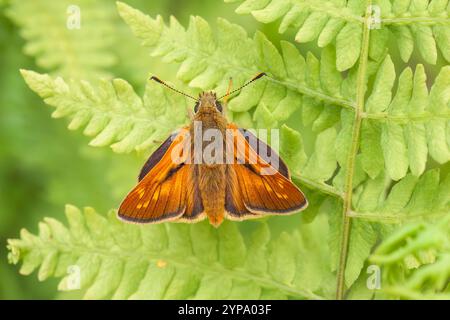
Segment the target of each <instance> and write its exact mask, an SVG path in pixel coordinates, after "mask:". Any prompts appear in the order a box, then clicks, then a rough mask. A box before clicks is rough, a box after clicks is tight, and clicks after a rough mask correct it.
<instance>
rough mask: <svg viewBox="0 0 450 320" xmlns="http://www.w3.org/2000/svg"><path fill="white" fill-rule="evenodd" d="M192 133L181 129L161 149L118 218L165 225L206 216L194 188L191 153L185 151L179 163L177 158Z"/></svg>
mask: <svg viewBox="0 0 450 320" xmlns="http://www.w3.org/2000/svg"><path fill="white" fill-rule="evenodd" d="M187 134H188V131H187V130H181V131H180V132H179V133H178V134H176V135H175V136H172V137H171V138H169V139H171V140H172V141H171V143H170V144H169V143H167V141H168V140H169V139H168V140H166V142H164V143H163V144H162V145H161V147H160V148H159V149H158V150H157V152H158V154H157V157H158V158H159V159H158V161H153V160H154V159H153V160H152V157H153V156H154V155H155V153H154V154H153V155H152V157H150V159H149V160H148V161H147V163H146V165H145V166H144V168H143V170H142V172H145V170H146V171H147V173H146V174H142V173H141V177H140V179H141V180H140V181H139V183H138V185H137V186H136V187H135V188H134V189H133V190H132V191H131V192H130V193H129V194H128V195H127V197H126V198H125V200H124V201H123V202H122V204H121V205H120V208H119V212H118V215H119V217H120V218H122V219H123V220H126V221H131V222H138V223H151V222H162V221H169V220H175V219H179V218H180V217H181V216H183V215H184V214H187V215H188V218H187V219H192V220H193V219H198V218H199V216H200V215H201V213H202V206H201V201H200V203H199V202H198V195H197V193H196V192H195V189H194V190H193V189H190V188H187V186H190V185H194V184H195V181H194V173H195V172H194V170H193V166H192V164H190V163H188V161H186V160H187V159H188V156H189V153H186V152H184V153H183V152H181V153H180V157H179V158H178V159H177V161H174V159H173V155H174V152H176V150H177V149H175V148H177V147H178V149H180V150H182V148H180V144H183V143H186V137H187Z"/></svg>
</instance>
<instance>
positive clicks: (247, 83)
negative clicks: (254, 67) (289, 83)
mask: <svg viewBox="0 0 450 320" xmlns="http://www.w3.org/2000/svg"><path fill="white" fill-rule="evenodd" d="M265 75H266V74H265V73H264V72H261V73H258V74H257V75H256V76H254V77H253V78H252V79H251V80H250V81H248V82H246V83H244V84H243V85H242V86H240V87H239V88H237V89H234V90H233V91H230V92H227V93H226V94H224V95H223V96H221V97H220V98H219V100H220V99H222V98H224V97H227V99H228V96H230V95H232V94H233V93H235V92H238V91H240V90H242V89H243V88H244V87H246V86H248V85H249V84H250V83H252V82H253V81H256V80H258V79H259V78H262V77H263V76H265Z"/></svg>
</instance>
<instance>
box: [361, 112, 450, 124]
mask: <svg viewBox="0 0 450 320" xmlns="http://www.w3.org/2000/svg"><path fill="white" fill-rule="evenodd" d="M361 116H362V117H363V118H367V119H374V120H387V121H400V122H402V121H416V122H426V121H430V120H450V113H422V114H398V115H397V114H389V113H387V112H379V113H365V112H363V113H362V114H361Z"/></svg>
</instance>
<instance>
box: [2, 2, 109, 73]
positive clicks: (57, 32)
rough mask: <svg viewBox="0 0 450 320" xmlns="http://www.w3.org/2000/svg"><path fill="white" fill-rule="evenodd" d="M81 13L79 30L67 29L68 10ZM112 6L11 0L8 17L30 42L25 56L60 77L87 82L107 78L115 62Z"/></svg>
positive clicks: (105, 4) (89, 3)
mask: <svg viewBox="0 0 450 320" xmlns="http://www.w3.org/2000/svg"><path fill="white" fill-rule="evenodd" d="M73 6H77V7H78V8H79V9H80V10H81V11H80V23H81V24H80V28H79V29H77V28H75V29H70V28H68V27H67V20H68V18H70V17H69V14H70V13H69V12H70V11H68V10H69V8H70V7H72V8H74V7H73ZM112 10H113V7H112V6H110V5H109V4H108V1H103V0H100V1H89V0H74V1H72V0H70V1H69V0H61V1H53V0H35V1H20V0H11V1H9V7H8V8H7V14H8V16H9V17H10V18H11V19H12V20H13V21H14V22H15V23H16V24H17V25H18V26H19V27H20V29H21V35H22V36H23V37H24V38H25V40H26V41H27V43H26V45H25V49H24V50H25V53H27V54H28V55H31V56H33V57H35V58H36V63H37V64H38V65H39V66H40V67H42V68H44V69H46V70H51V71H54V72H55V73H56V74H58V75H63V76H67V77H71V78H78V79H87V78H90V77H91V76H92V75H93V74H95V75H96V76H99V75H104V76H106V75H107V71H106V69H107V68H108V67H110V66H112V65H113V64H114V63H115V56H114V55H113V54H112V53H111V48H110V47H111V46H112V44H113V42H114V37H113V32H112V30H113V21H114V20H113V17H114V15H113V11H112Z"/></svg>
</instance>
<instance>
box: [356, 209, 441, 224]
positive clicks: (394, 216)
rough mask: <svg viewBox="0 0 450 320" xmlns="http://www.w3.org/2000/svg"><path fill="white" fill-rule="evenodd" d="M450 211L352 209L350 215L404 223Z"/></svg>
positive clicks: (435, 216)
mask: <svg viewBox="0 0 450 320" xmlns="http://www.w3.org/2000/svg"><path fill="white" fill-rule="evenodd" d="M449 212H450V208H448V209H444V210H439V211H433V213H430V211H421V212H416V213H412V214H399V213H386V212H381V211H380V212H357V211H353V210H352V211H350V212H349V214H348V215H349V217H351V218H356V219H365V220H368V221H374V222H383V223H402V222H404V221H405V220H407V221H409V222H411V221H413V220H414V219H422V218H425V217H426V218H428V219H430V218H439V217H442V216H445V215H448V214H449Z"/></svg>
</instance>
